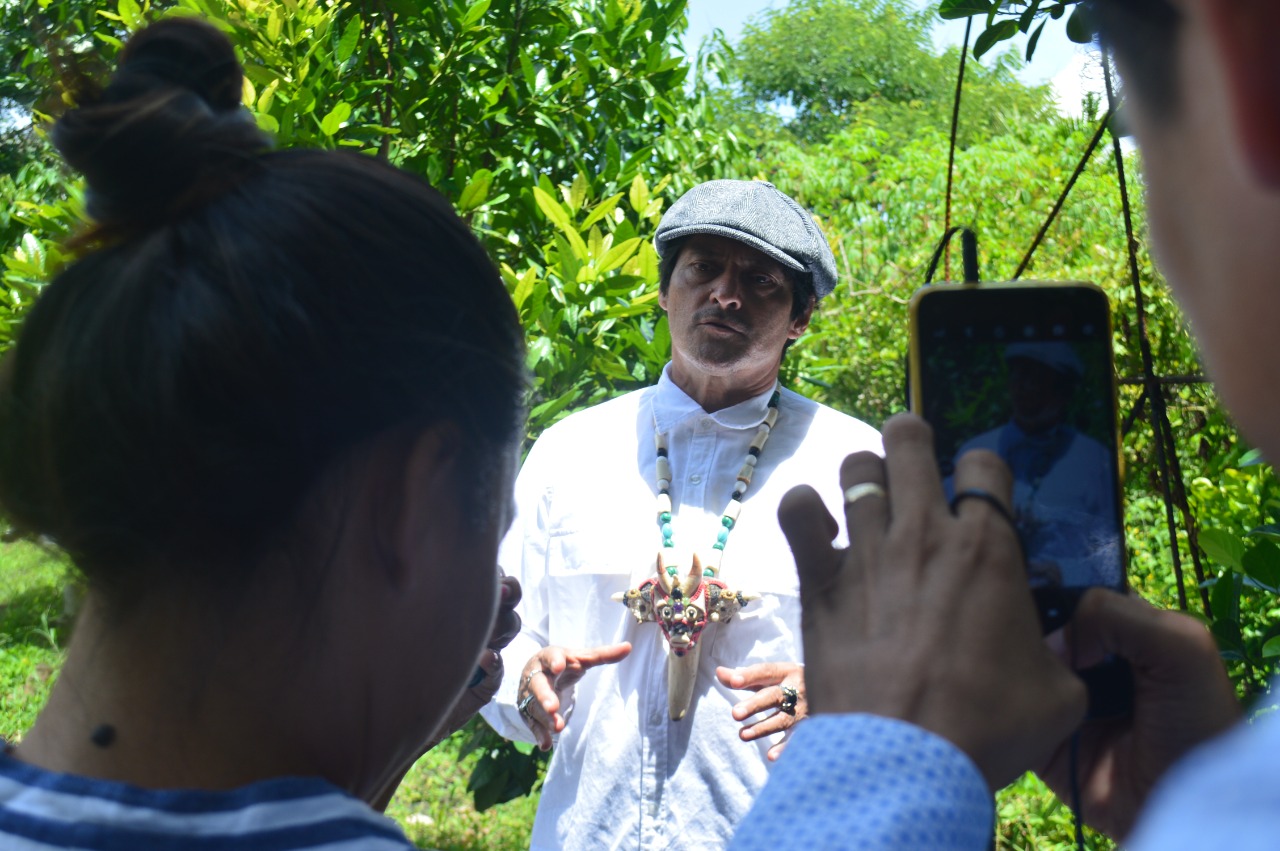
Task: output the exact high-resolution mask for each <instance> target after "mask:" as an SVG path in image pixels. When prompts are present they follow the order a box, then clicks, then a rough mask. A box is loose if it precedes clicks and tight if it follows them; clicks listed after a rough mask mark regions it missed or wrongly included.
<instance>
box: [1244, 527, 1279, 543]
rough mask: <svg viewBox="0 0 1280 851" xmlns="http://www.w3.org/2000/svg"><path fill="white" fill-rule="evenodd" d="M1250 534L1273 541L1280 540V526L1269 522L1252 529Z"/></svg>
mask: <svg viewBox="0 0 1280 851" xmlns="http://www.w3.org/2000/svg"><path fill="white" fill-rule="evenodd" d="M1249 534H1250V535H1256V536H1257V537H1259V538H1266V539H1268V540H1271V541H1277V542H1280V526H1277V525H1276V524H1274V523H1268V524H1267V525H1265V526H1259V527H1257V528H1256V529H1250V530H1249Z"/></svg>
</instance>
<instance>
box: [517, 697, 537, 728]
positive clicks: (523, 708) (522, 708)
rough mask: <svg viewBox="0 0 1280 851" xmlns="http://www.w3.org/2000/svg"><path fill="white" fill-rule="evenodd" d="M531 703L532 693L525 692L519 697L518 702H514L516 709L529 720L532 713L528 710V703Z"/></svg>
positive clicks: (531, 717)
mask: <svg viewBox="0 0 1280 851" xmlns="http://www.w3.org/2000/svg"><path fill="white" fill-rule="evenodd" d="M531 703H533V695H532V694H526V695H525V696H524V697H522V698H521V699H520V702H519V703H517V704H516V711H517V712H519V713H520V714H521V715H523V716H524V717H525V718H527V719H529V720H530V721H532V720H533V713H532V712H530V711H529V704H531Z"/></svg>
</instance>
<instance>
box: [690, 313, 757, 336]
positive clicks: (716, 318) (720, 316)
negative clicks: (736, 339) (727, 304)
mask: <svg viewBox="0 0 1280 851" xmlns="http://www.w3.org/2000/svg"><path fill="white" fill-rule="evenodd" d="M693 322H694V324H695V325H704V324H706V323H708V322H714V323H716V324H717V325H726V326H728V327H730V328H732V329H733V330H735V331H737V332H738V333H740V334H745V333H747V331H748V330H749V329H748V328H747V326H746V325H745V324H744V323H743V322H742V320H741V319H740V318H738V317H736V316H734V317H730V314H729V312H728V311H726V310H722V309H720V308H718V307H704V308H703V309H702V310H699V311H697V312H696V313H694V314H693Z"/></svg>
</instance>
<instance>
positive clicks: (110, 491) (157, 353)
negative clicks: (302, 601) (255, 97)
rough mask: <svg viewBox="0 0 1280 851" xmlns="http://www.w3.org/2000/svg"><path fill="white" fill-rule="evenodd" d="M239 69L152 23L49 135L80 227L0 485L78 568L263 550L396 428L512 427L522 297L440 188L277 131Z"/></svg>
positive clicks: (202, 44)
mask: <svg viewBox="0 0 1280 851" xmlns="http://www.w3.org/2000/svg"><path fill="white" fill-rule="evenodd" d="M240 90H241V70H240V67H239V65H238V63H237V62H236V59H235V55H234V53H233V51H232V48H231V45H230V43H229V42H228V41H227V40H226V38H225V37H224V36H223V35H222V34H221V33H219V32H218V31H217V30H215V29H213V28H212V27H210V26H208V25H206V24H203V23H200V22H198V21H195V20H192V19H186V18H174V19H167V20H164V21H161V22H159V23H156V24H154V25H152V26H150V27H148V28H146V29H145V30H143V31H141V32H140V33H138V34H137V35H136V36H135V37H134V39H133V40H132V41H131V42H130V44H129V45H128V47H127V48H126V49H125V51H124V53H123V54H122V58H121V66H120V69H119V71H118V72H117V74H116V75H115V76H114V77H113V79H112V81H111V83H110V85H109V86H108V87H107V88H106V89H105V91H103V92H102V93H101V94H100V95H98V96H94V97H92V98H90V100H89V102H86V103H81V105H80V106H79V108H77V109H75V110H73V111H71V112H69V113H68V114H67V115H65V116H64V117H63V118H62V119H60V120H59V122H58V124H57V126H56V129H55V131H54V134H53V138H54V141H55V143H56V144H57V146H58V147H59V148H60V149H61V150H62V151H63V153H64V154H65V156H66V158H67V160H68V162H70V163H71V164H72V165H73V166H75V167H76V168H78V169H79V170H81V171H82V172H83V173H84V174H85V176H86V178H87V182H88V194H89V197H90V198H91V201H92V204H91V209H92V211H93V214H94V215H95V217H96V218H97V219H98V226H97V228H96V229H95V230H94V231H93V234H92V239H91V242H94V243H96V246H95V247H94V248H93V249H92V250H90V251H88V252H87V253H85V254H84V255H83V256H82V257H81V258H80V259H78V260H77V261H76V262H74V263H73V264H72V265H70V266H68V267H67V268H66V269H65V270H63V271H62V272H61V273H60V274H59V275H57V276H56V278H55V279H54V280H53V281H52V282H51V283H49V285H48V286H47V287H45V289H44V291H43V293H42V294H41V297H40V299H39V301H38V302H37V304H36V305H35V306H34V307H33V309H32V310H31V312H30V314H29V315H28V317H27V319H26V324H25V326H24V328H23V329H22V333H21V337H20V339H19V341H18V344H17V347H16V349H15V350H14V351H13V352H12V353H11V354H10V356H9V358H8V359H7V363H6V364H5V369H4V375H3V379H2V380H0V505H2V506H3V509H4V511H5V512H6V513H7V514H8V515H9V518H10V519H11V520H13V521H15V522H16V523H17V524H18V525H19V528H21V529H24V530H26V531H31V532H39V533H43V534H46V535H48V536H50V537H52V538H53V539H55V540H56V541H57V542H58V543H59V544H60V545H61V546H62V547H64V548H65V549H66V550H67V551H68V552H69V553H70V554H71V555H72V557H73V558H74V559H75V560H76V562H77V563H78V564H79V566H80V567H81V568H82V569H84V570H85V572H86V574H87V575H88V576H89V578H90V579H91V580H94V579H96V578H100V577H102V578H106V579H107V580H114V579H116V578H119V576H120V575H122V574H128V573H129V572H130V570H131V569H133V568H140V567H142V566H143V565H151V564H162V563H163V562H164V561H166V560H168V559H172V558H173V557H182V556H183V553H185V552H187V551H189V550H191V549H192V548H193V547H194V548H197V549H198V553H199V555H200V556H201V557H202V558H203V559H205V560H207V561H210V562H216V561H218V560H222V561H226V560H228V559H242V558H252V557H254V556H257V555H260V554H262V553H263V552H264V551H265V550H266V549H267V548H269V547H271V546H273V545H275V544H277V543H280V540H279V539H280V538H281V536H282V535H283V534H284V533H286V532H287V531H288V529H289V528H290V525H291V523H292V522H293V521H294V520H295V519H296V515H297V513H298V511H299V509H300V508H301V505H302V502H303V499H304V498H305V497H306V496H307V495H308V493H309V491H310V489H311V488H312V486H313V485H314V484H315V483H316V482H317V480H318V479H319V477H320V475H321V474H322V473H323V472H324V471H325V470H326V469H329V468H330V467H331V465H333V464H334V463H336V462H338V461H339V460H340V459H342V458H344V457H346V456H349V454H350V452H351V451H352V450H353V449H354V448H355V447H356V446H357V445H358V444H361V443H363V442H365V441H367V440H369V439H371V438H374V437H376V436H378V435H382V434H386V433H389V432H390V431H392V430H394V429H403V428H406V427H408V428H424V427H428V426H431V425H433V424H438V423H444V422H454V423H456V424H457V425H458V426H459V430H460V432H461V433H462V434H463V436H464V443H465V444H466V447H467V448H466V452H467V453H468V455H469V456H472V457H471V458H469V459H467V460H469V461H473V462H474V463H476V464H482V463H483V462H484V461H485V459H492V458H495V457H501V456H503V455H505V453H506V451H507V448H508V447H509V446H510V445H511V441H512V439H513V438H514V437H515V436H516V435H517V434H518V433H519V431H520V428H521V425H522V413H523V412H522V408H521V404H520V400H521V397H522V394H523V390H524V367H523V360H524V358H523V354H524V353H523V338H522V335H521V332H520V328H519V323H518V320H517V317H516V313H515V309H514V307H513V305H512V303H511V300H510V298H509V297H508V295H507V293H506V290H505V288H504V286H503V284H502V281H501V278H500V277H499V275H498V274H497V271H496V270H495V269H494V267H493V264H492V263H491V261H490V260H489V259H488V257H487V256H486V255H485V253H484V250H483V249H482V248H481V246H480V244H479V243H478V242H477V240H476V239H475V237H474V236H473V235H472V234H471V232H470V231H469V230H468V228H467V227H466V226H465V225H464V224H463V222H462V221H461V220H460V219H459V218H458V216H457V215H456V213H455V212H454V211H453V209H452V207H451V206H450V205H449V203H448V202H447V201H446V200H445V199H444V198H443V197H441V196H440V195H439V194H437V193H436V192H435V191H434V190H433V189H431V188H430V187H429V186H428V185H427V184H426V183H424V182H423V181H421V180H420V179H418V178H416V177H413V176H412V175H409V174H407V173H405V172H402V171H399V170H398V169H395V168H393V167H391V166H389V165H387V164H385V163H383V162H381V161H379V160H376V159H373V158H371V157H367V156H363V155H359V154H355V153H340V152H335V151H304V150H297V151H279V152H271V151H268V150H267V142H266V140H265V138H264V137H263V136H262V135H261V134H260V133H259V132H258V130H257V129H256V127H254V125H253V123H252V122H251V121H250V120H248V116H247V113H244V112H243V111H242V110H241V108H240V104H239V92H240ZM491 466H494V467H496V466H497V465H491ZM475 475H476V476H477V477H478V478H481V479H483V478H484V473H483V470H477V471H475ZM462 496H463V497H464V498H465V497H467V496H471V497H472V498H473V499H478V498H482V497H483V496H485V494H483V493H481V492H479V491H478V492H477V493H475V494H466V493H464V494H462Z"/></svg>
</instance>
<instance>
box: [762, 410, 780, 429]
mask: <svg viewBox="0 0 1280 851" xmlns="http://www.w3.org/2000/svg"><path fill="white" fill-rule="evenodd" d="M777 421H778V409H777V408H770V409H769V411H768V413H766V414H765V415H764V424H765V425H767V426H768V427H769V428H773V424H774V423H776V422H777Z"/></svg>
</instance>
